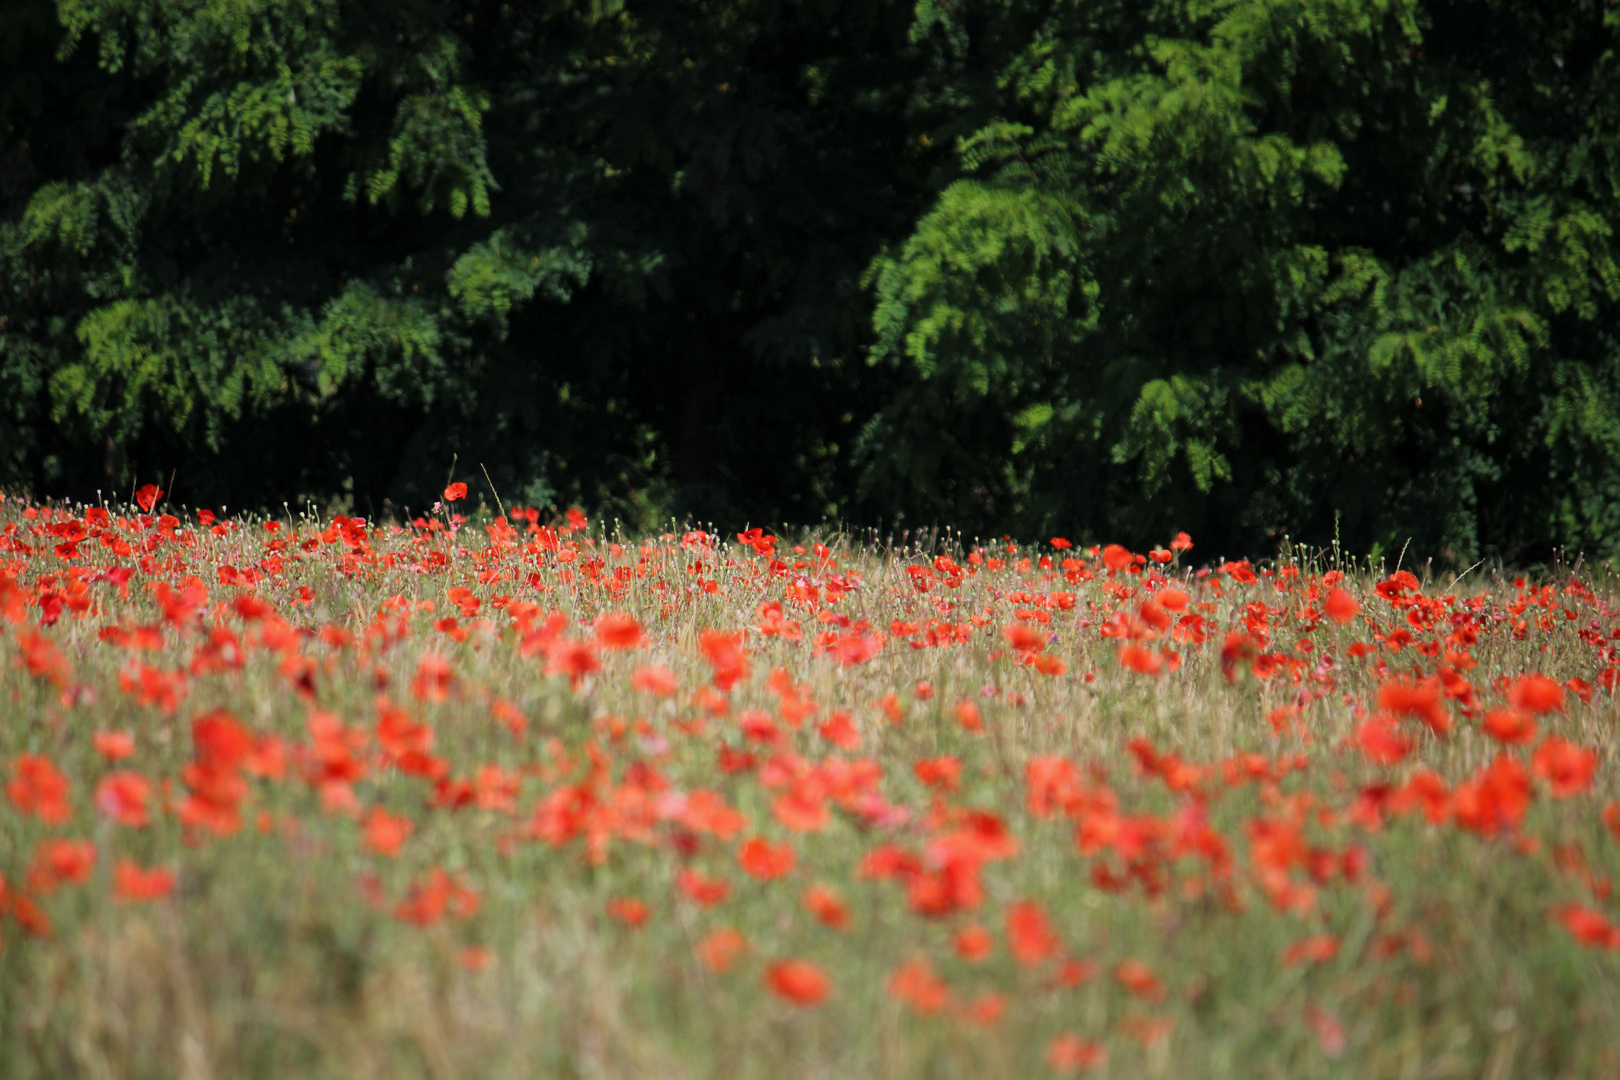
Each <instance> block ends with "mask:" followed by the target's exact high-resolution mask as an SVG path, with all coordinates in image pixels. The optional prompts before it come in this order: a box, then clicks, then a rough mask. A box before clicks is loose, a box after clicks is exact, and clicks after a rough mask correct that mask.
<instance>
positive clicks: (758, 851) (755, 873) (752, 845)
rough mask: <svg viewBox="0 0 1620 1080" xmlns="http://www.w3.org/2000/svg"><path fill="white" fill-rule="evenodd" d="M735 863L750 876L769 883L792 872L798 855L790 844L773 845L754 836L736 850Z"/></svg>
mask: <svg viewBox="0 0 1620 1080" xmlns="http://www.w3.org/2000/svg"><path fill="white" fill-rule="evenodd" d="M737 862H738V863H740V864H741V865H742V868H743V870H745V871H746V872H747V873H748V874H749V875H750V876H752V877H756V878H758V879H759V880H761V881H770V880H771V879H772V878H779V877H781V876H782V875H783V874H786V873H788V872H789V871H790V870H792V869H793V866H794V864H795V863H796V862H798V855H797V853H795V852H794V850H793V847H792V845H791V844H776V845H773V844H771V843H769V842H768V841H766V840H765V839H763V838H761V837H758V836H756V837H754V838H753V839H751V840H746V841H744V842H743V845H742V847H740V848H739V849H738V850H737Z"/></svg>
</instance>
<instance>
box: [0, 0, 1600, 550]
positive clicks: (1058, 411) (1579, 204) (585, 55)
mask: <svg viewBox="0 0 1620 1080" xmlns="http://www.w3.org/2000/svg"><path fill="white" fill-rule="evenodd" d="M1617 38H1620V13H1617V11H1616V10H1615V9H1613V8H1611V7H1610V6H1609V5H1607V4H1605V3H1602V2H1600V0H1559V2H1558V3H1546V2H1532V0H1452V2H1447V0H1149V2H1144V0H1052V2H1041V0H976V2H969V0H955V2H948V0H905V2H899V0H797V2H795V0H662V2H660V0H649V2H644V3H626V2H615V0H593V2H580V3H576V2H570V0H534V2H529V3H521V2H517V0H505V2H501V0H459V2H450V0H55V2H54V3H53V2H51V0H8V2H7V3H5V4H3V5H0V485H3V486H11V487H21V488H26V489H28V490H30V491H32V492H34V493H36V494H40V495H70V496H75V497H80V498H83V497H87V496H93V494H94V493H95V492H96V491H98V490H101V491H118V492H126V491H127V490H128V489H129V488H130V486H131V485H132V484H134V483H136V482H146V481H155V482H158V483H160V484H164V485H167V483H168V481H169V478H170V477H171V475H172V476H173V477H174V481H173V487H174V489H175V491H174V495H175V497H176V498H179V499H183V500H185V501H186V502H189V503H191V504H193V505H212V506H216V507H217V506H219V505H221V504H225V505H229V506H231V507H233V508H247V507H251V506H255V505H274V506H279V505H280V504H281V503H282V502H283V501H301V500H305V499H313V500H316V501H318V502H320V503H322V504H323V505H329V504H331V502H332V501H333V500H350V501H352V505H353V506H354V507H355V509H357V510H358V511H360V512H362V513H371V514H378V513H381V512H383V511H384V510H385V508H387V507H394V508H403V507H406V506H413V507H420V506H422V505H423V504H424V503H425V502H428V501H431V499H432V498H433V495H434V492H436V491H437V490H438V489H439V488H440V487H442V486H443V484H444V482H445V480H446V474H447V471H448V469H449V467H450V463H451V460H452V457H453V456H457V460H458V461H459V463H460V465H459V471H458V474H457V475H458V478H460V479H474V480H478V481H482V476H481V474H480V472H479V466H480V465H482V466H483V467H485V468H487V470H488V473H489V476H490V479H491V480H492V481H493V483H494V486H495V487H496V488H497V489H498V490H499V491H500V492H501V493H502V495H503V496H504V497H505V498H506V499H507V501H509V502H519V503H524V504H537V505H544V504H548V503H549V504H558V505H562V504H567V503H575V502H577V503H581V504H584V505H586V506H589V507H592V508H594V509H597V510H598V511H600V512H602V513H604V514H607V515H611V516H618V517H620V518H622V519H626V520H628V521H629V522H631V523H632V524H644V523H648V522H651V521H654V520H656V519H658V518H659V517H661V516H663V515H666V514H670V513H674V514H677V515H685V514H691V515H694V516H696V517H698V518H700V519H703V520H713V521H716V522H719V523H721V524H723V525H734V526H738V527H740V526H742V525H743V524H745V523H752V524H766V525H777V526H780V525H785V524H793V523H815V522H819V521H822V520H824V519H834V520H838V521H847V522H855V523H870V524H877V525H893V524H895V523H899V524H901V525H903V526H910V527H918V526H930V525H936V524H940V525H943V524H950V525H953V526H956V527H958V528H960V529H963V530H965V531H967V532H969V533H972V532H975V531H978V532H988V533H995V534H1001V533H1012V534H1016V535H1024V536H1030V535H1037V534H1045V535H1051V534H1053V533H1061V534H1064V535H1067V536H1069V537H1070V538H1071V539H1076V540H1081V539H1087V540H1089V539H1103V538H1106V539H1122V540H1126V541H1128V542H1132V543H1137V544H1145V543H1148V542H1150V541H1151V542H1162V541H1163V540H1164V539H1165V538H1167V537H1168V536H1169V535H1171V533H1172V532H1173V531H1174V530H1177V529H1184V530H1187V531H1189V532H1191V533H1193V535H1194V536H1195V538H1197V539H1198V541H1199V543H1200V546H1201V547H1205V548H1207V549H1208V550H1210V551H1211V553H1214V552H1215V551H1216V550H1224V551H1225V552H1227V553H1229V554H1237V553H1240V552H1248V553H1265V552H1266V551H1268V550H1269V549H1271V548H1272V547H1273V546H1274V545H1275V544H1276V543H1277V540H1278V538H1279V537H1281V536H1282V535H1284V534H1287V535H1289V536H1291V537H1292V538H1293V539H1295V540H1296V541H1307V542H1315V543H1324V542H1327V541H1329V540H1331V539H1332V538H1333V537H1335V536H1337V537H1338V538H1339V540H1340V541H1341V543H1342V544H1344V545H1345V546H1346V548H1347V549H1349V550H1353V551H1363V552H1364V551H1367V550H1376V549H1379V548H1383V549H1386V550H1389V549H1394V548H1396V547H1399V546H1400V545H1401V544H1403V543H1405V542H1406V541H1407V540H1408V538H1410V541H1411V543H1412V545H1413V547H1414V549H1415V550H1417V551H1420V552H1424V553H1426V554H1433V555H1436V556H1439V557H1441V558H1444V559H1449V560H1452V561H1472V560H1473V559H1476V558H1479V557H1486V556H1497V557H1501V558H1503V559H1506V560H1509V561H1529V560H1536V559H1542V558H1546V557H1547V556H1548V555H1549V554H1550V553H1551V552H1552V551H1553V550H1554V549H1557V548H1564V549H1570V550H1573V549H1582V550H1585V551H1586V552H1587V553H1588V555H1589V556H1608V555H1610V554H1612V553H1614V552H1615V551H1616V550H1617V548H1620V339H1617V335H1620V319H1617V315H1620V264H1617V262H1616V257H1615V247H1616V240H1615V237H1614V228H1615V224H1616V222H1617V221H1620V66H1617V64H1620V61H1617V56H1616V41H1617ZM475 486H477V485H475Z"/></svg>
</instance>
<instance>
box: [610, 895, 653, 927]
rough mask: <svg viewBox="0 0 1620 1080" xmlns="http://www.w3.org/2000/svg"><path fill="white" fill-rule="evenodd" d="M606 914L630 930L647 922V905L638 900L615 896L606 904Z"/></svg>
mask: <svg viewBox="0 0 1620 1080" xmlns="http://www.w3.org/2000/svg"><path fill="white" fill-rule="evenodd" d="M607 913H608V914H609V915H611V916H613V917H614V918H615V919H618V920H619V921H620V922H622V923H624V925H626V926H628V927H630V928H631V929H632V930H634V929H638V928H640V927H641V926H642V925H643V924H644V923H646V921H647V905H646V904H644V903H642V902H641V901H640V900H636V899H632V898H627V897H622V896H616V897H614V898H613V899H611V900H609V901H608V902H607Z"/></svg>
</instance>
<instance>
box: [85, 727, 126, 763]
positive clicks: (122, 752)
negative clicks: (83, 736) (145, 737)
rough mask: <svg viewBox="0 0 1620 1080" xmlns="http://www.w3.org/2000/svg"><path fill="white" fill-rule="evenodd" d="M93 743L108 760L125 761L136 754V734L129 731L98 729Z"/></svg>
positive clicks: (97, 750)
mask: <svg viewBox="0 0 1620 1080" xmlns="http://www.w3.org/2000/svg"><path fill="white" fill-rule="evenodd" d="M91 744H92V745H94V746H95V748H96V753H98V754H100V755H101V756H102V757H104V758H106V759H107V760H108V761H123V760H124V759H125V758H128V757H132V756H134V754H135V736H133V735H131V734H130V733H129V732H127V731H98V732H96V734H95V736H94V737H93V738H92V739H91Z"/></svg>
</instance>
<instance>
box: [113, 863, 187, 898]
mask: <svg viewBox="0 0 1620 1080" xmlns="http://www.w3.org/2000/svg"><path fill="white" fill-rule="evenodd" d="M173 891H174V874H173V873H172V872H171V871H168V870H160V869H153V870H143V869H141V868H140V866H138V865H136V864H135V863H133V862H131V861H129V860H128V859H120V860H119V861H118V865H117V866H115V867H113V895H114V896H115V897H117V898H118V899H119V900H121V901H123V902H125V903H138V902H140V901H144V900H160V899H162V898H163V897H165V896H168V895H169V893H171V892H173Z"/></svg>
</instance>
